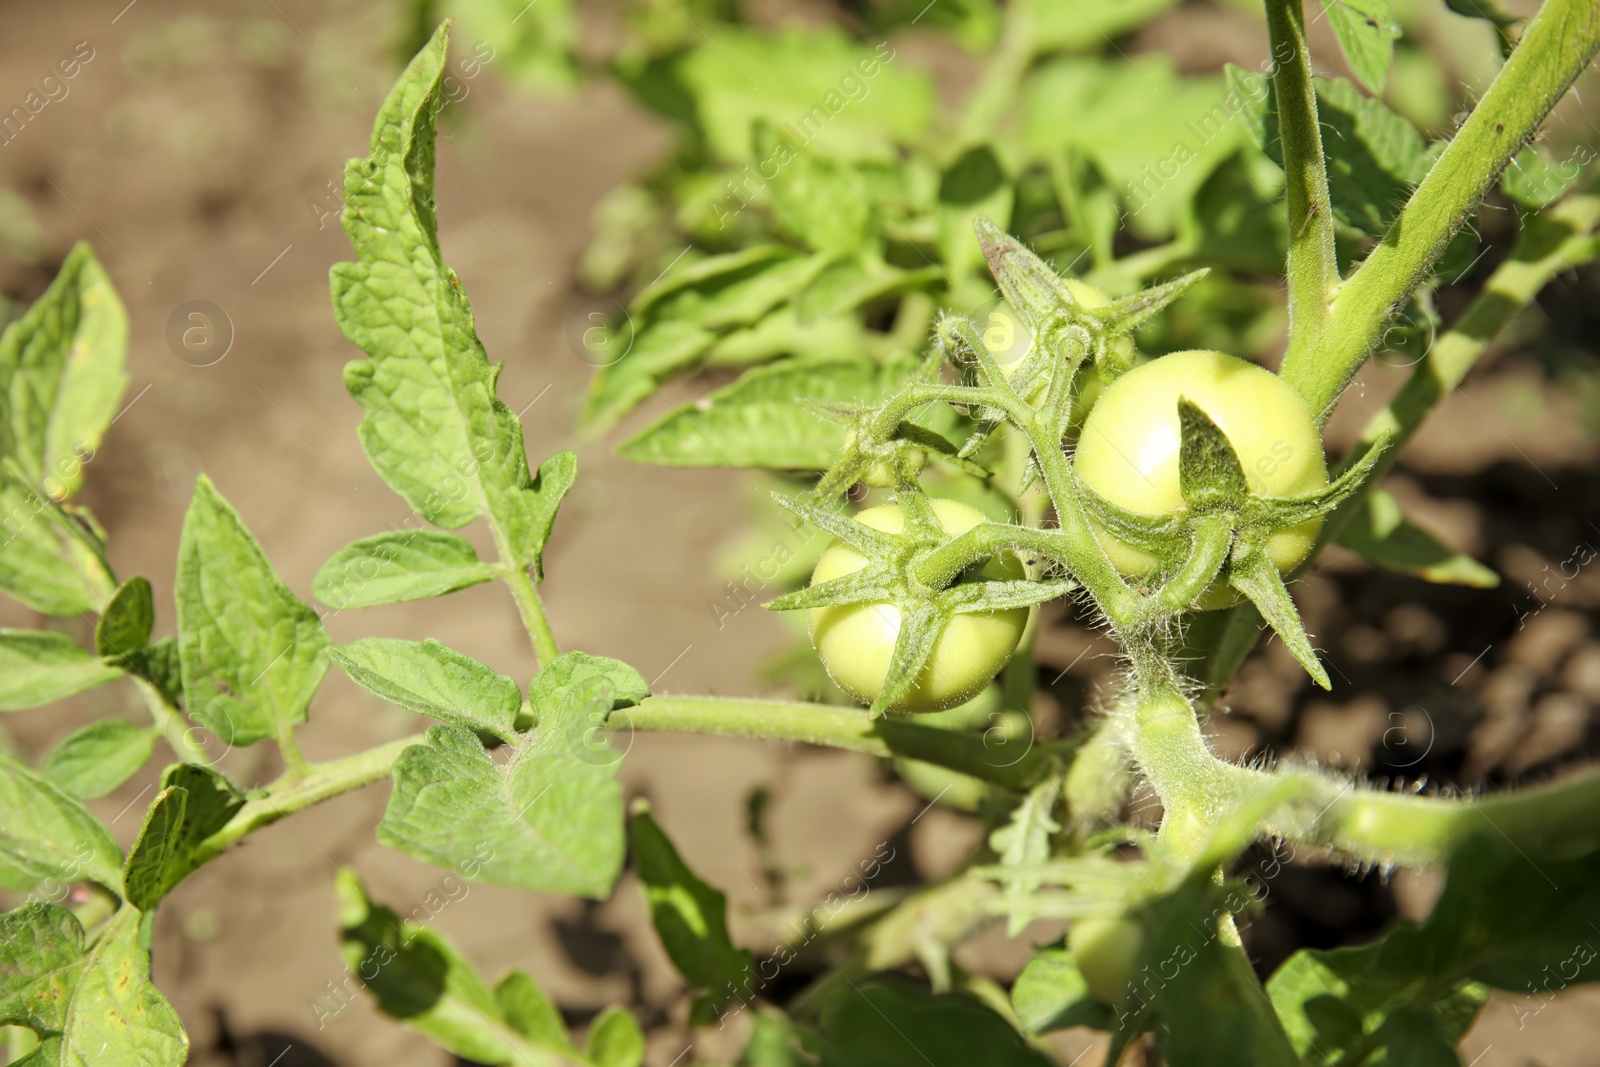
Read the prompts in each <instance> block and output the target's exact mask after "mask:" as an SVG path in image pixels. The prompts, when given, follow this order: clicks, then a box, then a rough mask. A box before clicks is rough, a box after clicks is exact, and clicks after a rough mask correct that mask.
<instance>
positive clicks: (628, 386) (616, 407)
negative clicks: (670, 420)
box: [583, 319, 717, 434]
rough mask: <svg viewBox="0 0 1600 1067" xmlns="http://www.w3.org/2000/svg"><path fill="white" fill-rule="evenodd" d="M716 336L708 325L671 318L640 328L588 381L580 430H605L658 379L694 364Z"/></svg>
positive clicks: (645, 395) (644, 397)
mask: <svg viewBox="0 0 1600 1067" xmlns="http://www.w3.org/2000/svg"><path fill="white" fill-rule="evenodd" d="M716 339H717V335H716V334H714V333H712V332H711V331H710V330H703V329H701V328H700V327H699V326H696V325H694V324H693V323H688V322H677V321H674V320H671V319H669V320H667V321H665V322H661V323H658V324H656V325H653V326H651V327H649V328H648V329H645V330H642V331H641V332H640V333H639V335H638V336H637V337H635V338H634V339H633V344H632V346H631V347H629V348H628V350H627V351H626V352H625V353H623V355H622V356H621V357H620V358H618V360H617V361H616V362H615V363H611V364H608V365H606V366H604V367H601V368H600V369H599V370H598V371H596V372H595V375H594V377H593V378H591V379H590V380H589V391H588V393H587V395H586V396H585V398H584V407H583V427H584V429H585V430H586V431H587V432H589V433H591V434H597V433H602V432H604V431H606V430H609V429H611V428H612V427H613V426H615V425H616V424H617V423H618V422H620V421H621V420H622V417H623V416H624V415H626V414H627V413H628V412H630V411H632V410H633V409H634V408H636V407H638V406H639V405H640V404H641V403H643V402H644V401H645V400H647V399H649V397H650V394H652V393H654V392H655V391H656V389H657V387H658V386H659V384H660V383H661V382H663V381H666V380H667V379H668V378H670V377H672V376H673V375H674V374H676V373H678V372H680V371H683V370H686V369H688V368H690V367H692V366H694V364H695V362H696V361H697V360H698V359H699V358H700V357H701V356H703V355H704V354H705V352H706V350H707V349H708V348H710V347H711V344H712V342H713V341H715V340H716Z"/></svg>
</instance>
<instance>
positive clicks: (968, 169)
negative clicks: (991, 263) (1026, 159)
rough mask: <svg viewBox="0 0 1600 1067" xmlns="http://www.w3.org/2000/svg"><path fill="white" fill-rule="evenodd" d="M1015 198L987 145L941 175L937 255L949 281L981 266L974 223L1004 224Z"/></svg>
mask: <svg viewBox="0 0 1600 1067" xmlns="http://www.w3.org/2000/svg"><path fill="white" fill-rule="evenodd" d="M1014 198H1015V194H1014V192H1013V189H1012V184H1011V180H1010V177H1009V176H1008V175H1007V174H1006V171H1005V168H1004V167H1003V166H1002V165H1001V163H1000V159H999V157H997V156H996V155H995V154H994V150H993V149H992V148H990V147H989V146H988V145H977V146H974V147H972V148H969V149H967V150H966V151H965V152H963V153H961V155H959V156H957V157H956V159H955V160H954V161H953V162H952V163H951V164H950V165H949V166H948V167H947V168H946V169H945V172H944V173H943V174H942V175H940V177H939V209H938V220H939V251H940V254H941V257H942V258H943V260H944V263H945V270H946V271H947V272H948V274H949V276H950V277H953V278H961V277H964V276H966V275H969V274H971V273H972V272H973V271H975V270H977V269H978V268H979V267H980V266H982V264H983V260H984V255H983V249H982V248H981V247H980V244H979V239H978V235H977V234H976V233H975V232H974V231H973V221H974V220H975V219H977V218H980V217H981V218H984V219H997V220H999V221H1001V222H1004V221H1006V220H1007V219H1009V218H1010V217H1011V207H1012V202H1013V200H1014Z"/></svg>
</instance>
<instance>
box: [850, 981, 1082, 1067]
mask: <svg viewBox="0 0 1600 1067" xmlns="http://www.w3.org/2000/svg"><path fill="white" fill-rule="evenodd" d="M821 1046H822V1058H821V1063H822V1067H909V1065H911V1064H919V1065H922V1067H974V1065H975V1064H982V1065H983V1067H1047V1065H1048V1064H1050V1062H1051V1060H1050V1058H1049V1057H1048V1056H1046V1055H1045V1054H1044V1053H1042V1052H1040V1051H1038V1050H1037V1049H1034V1048H1032V1047H1030V1046H1029V1045H1028V1043H1027V1042H1026V1041H1025V1040H1024V1039H1023V1037H1022V1036H1021V1035H1020V1034H1018V1033H1017V1032H1016V1031H1015V1030H1014V1029H1012V1027H1011V1024H1010V1023H1009V1022H1007V1021H1006V1020H1005V1018H1004V1017H1002V1016H1001V1015H999V1014H997V1013H995V1012H994V1011H991V1010H990V1009H989V1008H987V1007H985V1006H984V1005H983V1004H982V1003H980V1002H979V1001H977V1000H975V999H973V998H972V997H968V996H965V995H962V994H959V993H944V994H933V993H929V992H928V991H927V990H926V989H924V988H922V987H920V986H916V985H913V984H911V983H910V982H908V981H906V980H905V979H903V978H899V977H895V976H891V975H875V976H872V977H869V978H865V979H861V980H852V981H850V982H849V983H847V984H844V985H841V986H839V988H838V990H837V992H835V993H834V994H833V995H832V996H831V997H829V998H828V999H827V1000H826V1001H825V1002H824V1003H823V1005H822V1024H821Z"/></svg>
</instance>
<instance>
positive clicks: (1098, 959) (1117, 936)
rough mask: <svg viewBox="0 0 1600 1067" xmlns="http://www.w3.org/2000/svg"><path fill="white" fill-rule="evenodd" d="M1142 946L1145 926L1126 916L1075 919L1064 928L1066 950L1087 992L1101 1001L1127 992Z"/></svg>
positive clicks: (1108, 1002) (1113, 1000)
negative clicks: (1086, 987)
mask: <svg viewBox="0 0 1600 1067" xmlns="http://www.w3.org/2000/svg"><path fill="white" fill-rule="evenodd" d="M1143 948H1144V927H1143V926H1141V925H1140V924H1139V923H1138V921H1137V920H1135V919H1130V918H1128V917H1127V916H1125V915H1117V916H1112V917H1103V916H1090V917H1088V918H1083V919H1076V920H1074V921H1073V923H1072V926H1071V927H1070V928H1069V929H1068V930H1067V949H1068V950H1069V951H1070V952H1071V953H1072V960H1073V962H1074V963H1076V964H1077V965H1078V973H1080V974H1082V975H1083V981H1084V984H1086V985H1087V986H1088V987H1089V993H1090V994H1091V995H1092V996H1093V997H1094V998H1095V999H1096V1000H1098V1001H1100V1002H1102V1003H1104V1004H1115V1003H1117V1001H1119V1000H1121V999H1122V998H1123V997H1125V996H1127V994H1128V982H1129V981H1130V980H1131V979H1132V978H1133V972H1134V968H1136V967H1137V966H1138V965H1139V953H1140V951H1141V950H1143Z"/></svg>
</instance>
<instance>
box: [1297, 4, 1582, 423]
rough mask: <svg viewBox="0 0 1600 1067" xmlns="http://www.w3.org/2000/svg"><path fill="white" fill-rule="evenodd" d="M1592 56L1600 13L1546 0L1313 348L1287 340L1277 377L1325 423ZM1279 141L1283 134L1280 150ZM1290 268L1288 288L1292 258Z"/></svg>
mask: <svg viewBox="0 0 1600 1067" xmlns="http://www.w3.org/2000/svg"><path fill="white" fill-rule="evenodd" d="M1268 6H1269V10H1270V8H1271V4H1270V3H1269V5H1268ZM1596 51H1600V6H1597V5H1596V4H1595V3H1594V0H1546V3H1545V4H1544V6H1543V7H1541V8H1540V9H1539V13H1538V14H1537V15H1536V16H1534V18H1533V20H1532V21H1531V22H1530V23H1529V24H1528V29H1527V32H1526V33H1525V34H1524V35H1523V38H1522V41H1521V43H1520V44H1519V45H1518V46H1517V48H1516V50H1515V51H1514V52H1512V53H1511V57H1510V58H1509V59H1508V60H1507V61H1506V64H1505V66H1504V67H1503V68H1501V70H1500V73H1499V75H1498V76H1497V77H1496V78H1495V80H1494V83H1493V84H1492V85H1490V86H1489V90H1488V92H1487V93H1485V94H1484V97H1483V99H1482V100H1481V101H1480V102H1479V104H1478V106H1477V107H1476V108H1475V109H1474V110H1473V112H1472V115H1471V116H1470V117H1469V118H1468V119H1467V121H1466V122H1465V123H1464V124H1463V125H1462V127H1461V129H1460V131H1459V132H1458V133H1457V134H1456V136H1455V138H1454V139H1453V140H1452V141H1451V142H1450V145H1449V147H1447V148H1446V149H1445V150H1444V153H1443V154H1442V155H1440V157H1439V160H1438V162H1436V163H1435V164H1434V165H1433V169H1432V170H1430V171H1429V172H1428V176H1427V177H1426V178H1424V179H1423V180H1422V184H1421V185H1419V186H1418V187H1417V190H1416V192H1415V193H1414V194H1413V195H1412V197H1411V199H1410V200H1409V201H1408V202H1407V203H1406V206H1405V209H1404V210H1403V211H1401V213H1400V216H1399V218H1397V219H1396V220H1395V221H1394V224H1393V225H1392V226H1390V227H1389V231H1388V232H1387V233H1386V234H1384V235H1383V239H1382V240H1381V241H1380V242H1379V243H1378V246H1377V247H1376V248H1374V249H1373V250H1372V254H1371V255H1369V256H1368V257H1367V259H1366V261H1365V262H1364V263H1362V265H1361V267H1360V269H1359V270H1357V271H1356V272H1355V274H1353V275H1352V276H1351V277H1350V278H1349V279H1348V280H1347V281H1346V282H1345V283H1344V284H1343V285H1342V286H1341V287H1340V288H1339V291H1338V292H1337V293H1336V294H1335V295H1334V298H1333V304H1332V307H1331V309H1330V313H1329V316H1328V319H1327V324H1326V328H1325V329H1324V330H1323V331H1321V334H1320V336H1319V338H1318V339H1317V343H1316V344H1304V345H1297V344H1296V343H1294V342H1293V341H1291V344H1290V347H1289V349H1288V350H1287V351H1286V353H1285V355H1284V360H1283V366H1282V369H1281V371H1280V373H1281V374H1282V375H1283V376H1284V378H1285V379H1287V380H1288V382H1289V384H1291V385H1293V386H1294V387H1295V389H1296V390H1297V391H1298V392H1299V393H1300V395H1301V396H1302V397H1304V398H1305V401H1306V404H1307V405H1308V406H1309V407H1310V408H1311V410H1312V411H1314V412H1316V413H1318V414H1319V416H1321V417H1323V418H1326V416H1327V415H1328V413H1329V412H1331V411H1332V409H1333V405H1334V404H1335V403H1336V402H1337V401H1338V399H1339V395H1340V394H1341V393H1342V392H1343V391H1344V388H1345V386H1347V385H1348V384H1349V383H1350V379H1351V378H1352V377H1354V376H1355V373H1356V371H1357V370H1358V369H1359V368H1360V366H1361V364H1362V362H1363V361H1364V360H1365V359H1366V358H1367V355H1368V354H1369V353H1370V352H1371V351H1372V350H1373V349H1374V348H1375V347H1377V345H1378V343H1379V342H1380V340H1381V339H1382V337H1383V332H1384V330H1385V329H1386V328H1387V326H1388V324H1389V321H1390V320H1391V319H1392V318H1393V317H1394V315H1395V313H1396V312H1397V311H1398V310H1399V308H1400V306H1401V304H1402V303H1403V302H1404V300H1405V298H1406V297H1407V296H1408V295H1409V294H1410V292H1411V290H1412V289H1414V288H1415V287H1416V286H1417V284H1418V283H1419V282H1421V281H1422V279H1423V278H1424V277H1425V276H1426V274H1427V272H1428V270H1429V268H1430V267H1431V266H1432V265H1433V263H1434V261H1435V260H1436V259H1438V257H1439V255H1440V254H1441V253H1442V252H1443V251H1444V248H1445V246H1446V244H1448V243H1449V241H1450V238H1451V236H1453V235H1454V234H1455V232H1456V230H1457V229H1459V228H1460V226H1461V224H1462V223H1463V222H1464V221H1465V220H1466V217H1467V215H1468V213H1469V212H1471V211H1472V209H1473V208H1474V207H1476V206H1477V204H1478V202H1479V201H1480V200H1481V199H1482V198H1483V195H1484V193H1485V192H1487V191H1488V189H1489V187H1490V185H1491V184H1492V183H1493V182H1494V180H1495V178H1496V177H1498V176H1499V174H1500V172H1501V170H1503V169H1504V168H1505V165H1506V163H1507V161H1508V160H1509V159H1510V158H1511V156H1512V155H1513V154H1514V153H1515V152H1516V151H1517V150H1519V149H1520V148H1521V147H1522V146H1523V145H1525V144H1527V143H1528V142H1529V141H1530V140H1531V139H1532V138H1533V136H1534V135H1535V134H1536V133H1537V132H1538V129H1539V125H1540V123H1541V122H1543V121H1544V117H1545V116H1546V115H1547V114H1549V112H1550V109H1551V108H1552V107H1554V106H1555V104H1556V101H1558V100H1560V99H1561V97H1562V96H1563V95H1564V94H1565V93H1566V91H1567V88H1568V87H1569V86H1571V84H1572V82H1573V80H1574V79H1576V78H1577V76H1578V75H1579V74H1580V73H1581V72H1582V71H1583V70H1584V68H1585V67H1587V66H1588V64H1589V62H1590V60H1591V59H1593V58H1594V55H1595V52H1596ZM1279 99H1280V107H1282V97H1281V96H1280V98H1279ZM1287 141H1288V135H1287V133H1285V148H1286V149H1287ZM1290 266H1291V283H1290V284H1291V286H1293V285H1294V284H1296V283H1295V279H1294V272H1293V261H1292V259H1291V263H1290Z"/></svg>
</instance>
